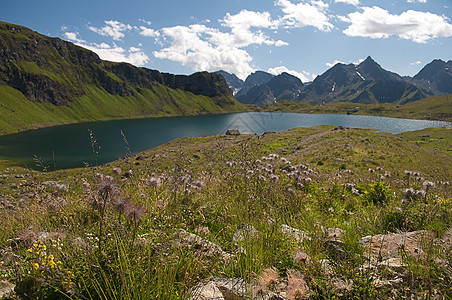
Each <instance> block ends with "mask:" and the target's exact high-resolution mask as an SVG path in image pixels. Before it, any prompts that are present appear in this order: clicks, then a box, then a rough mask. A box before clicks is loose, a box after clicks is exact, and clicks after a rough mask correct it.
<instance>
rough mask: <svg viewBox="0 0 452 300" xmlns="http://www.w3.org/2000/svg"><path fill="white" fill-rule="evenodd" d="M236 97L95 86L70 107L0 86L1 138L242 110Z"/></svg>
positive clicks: (165, 89) (158, 89) (159, 89)
mask: <svg viewBox="0 0 452 300" xmlns="http://www.w3.org/2000/svg"><path fill="white" fill-rule="evenodd" d="M244 109H245V108H244V106H243V105H242V104H240V103H238V102H237V101H236V100H235V99H234V98H232V96H231V97H228V98H223V99H215V98H210V97H207V96H202V95H194V94H192V93H190V92H186V91H182V90H173V89H170V88H167V87H166V86H164V85H160V84H157V85H156V86H154V87H153V89H152V90H151V89H143V90H140V92H139V93H138V92H137V93H136V94H135V95H134V96H128V97H121V96H118V95H111V94H109V93H107V92H106V91H105V90H102V89H99V88H97V87H95V86H91V87H89V88H87V91H86V95H84V96H82V97H80V98H79V99H78V100H77V101H73V102H70V103H68V105H60V106H56V105H53V104H51V103H38V102H31V101H29V100H28V99H27V98H25V96H24V95H23V94H22V93H21V92H19V91H17V90H16V89H13V88H11V87H8V86H5V85H0V115H1V117H0V135H4V134H9V133H15V132H19V131H23V130H27V129H33V128H39V127H47V126H53V125H60V124H69V123H75V122H86V121H103V120H111V119H121V118H137V117H154V116H177V115H192V114H199V113H208V112H228V111H243V110H244Z"/></svg>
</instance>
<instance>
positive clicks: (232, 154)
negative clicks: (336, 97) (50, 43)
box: [0, 126, 452, 299]
mask: <svg viewBox="0 0 452 300" xmlns="http://www.w3.org/2000/svg"><path fill="white" fill-rule="evenodd" d="M334 129H335V128H334V127H332V126H318V127H313V128H302V129H292V130H288V131H285V132H281V133H267V134H265V135H263V136H261V135H241V136H238V137H234V138H232V139H231V138H230V137H227V136H224V135H220V136H213V137H201V138H182V139H177V140H174V141H172V142H169V143H168V144H165V145H162V146H160V147H158V148H156V149H151V150H148V151H145V152H143V153H140V154H137V155H136V156H134V157H130V158H126V159H122V160H118V161H115V162H112V163H110V164H107V165H104V166H97V167H92V168H81V169H73V170H60V171H55V172H37V171H31V170H26V169H21V168H19V167H13V168H12V167H9V168H8V170H7V169H6V168H2V171H1V172H0V175H1V177H0V182H1V184H0V199H2V201H3V202H2V203H1V204H0V249H1V250H4V251H6V250H5V249H7V248H8V247H9V246H11V243H13V247H12V249H11V250H8V251H12V252H13V253H14V254H15V255H17V257H18V261H17V264H16V265H15V267H14V270H13V269H12V268H11V267H8V265H5V264H2V265H0V276H2V278H3V279H4V280H7V281H10V282H13V283H15V284H16V285H17V288H16V295H20V294H21V293H23V292H24V291H25V292H28V293H32V294H33V297H36V298H38V297H41V298H52V297H54V298H62V297H63V296H64V294H66V295H70V296H71V297H72V298H76V299H78V298H79V299H85V298H88V299H184V298H187V296H188V293H189V291H190V288H191V287H193V286H195V285H196V284H197V283H199V282H201V281H203V280H205V279H207V278H209V277H210V276H223V277H229V278H232V277H240V278H243V279H245V280H246V281H247V282H250V283H251V282H255V281H256V280H257V281H259V280H260V279H259V276H260V275H262V274H264V270H265V269H267V268H274V269H276V270H277V271H278V273H279V276H280V277H281V278H283V277H284V278H285V277H286V274H287V273H290V272H293V271H290V270H297V271H298V272H300V273H301V274H303V276H304V278H305V280H306V282H307V285H308V286H309V288H310V291H311V292H310V295H311V297H312V298H314V299H324V298H344V299H353V298H360V299H361V298H369V299H371V298H379V299H385V298H390V297H391V296H392V295H393V294H392V293H393V292H397V293H398V294H397V295H398V297H408V298H409V297H415V296H416V297H427V296H428V295H429V294H430V293H436V294H437V295H438V296H441V297H446V298H447V296H448V295H450V294H451V293H452V290H451V286H452V285H451V284H450V283H451V282H452V276H451V274H450V272H449V271H448V270H449V269H447V268H443V267H442V265H441V264H438V263H437V262H440V261H442V260H445V261H449V262H450V254H449V252H447V251H446V252H445V251H443V250H441V248H440V247H439V246H436V245H431V246H430V247H426V248H425V249H424V251H426V252H427V253H428V259H426V260H423V259H420V260H419V259H416V258H411V257H406V258H405V262H406V264H407V267H406V272H405V273H403V274H405V275H400V276H401V278H402V280H403V284H402V286H403V287H405V288H401V289H399V288H395V289H385V288H383V289H381V288H377V287H376V286H375V285H374V280H375V278H376V277H380V278H391V276H392V275H391V273H388V270H380V271H378V270H374V271H370V270H369V271H366V270H363V269H361V267H362V263H363V261H364V260H365V258H364V257H363V253H364V249H363V248H362V247H361V245H360V244H359V243H358V241H359V239H360V238H361V237H363V236H366V235H374V234H385V233H387V232H388V231H389V232H397V231H398V230H405V231H414V230H434V231H435V232H437V234H438V236H439V237H440V236H442V234H443V233H444V232H445V231H446V230H447V229H448V227H450V226H451V225H452V216H451V215H450V210H451V209H452V198H451V196H452V190H451V188H450V186H447V185H442V184H439V183H438V182H440V181H441V182H443V181H447V180H450V178H452V168H451V166H452V156H451V155H450V153H446V152H443V153H442V152H440V150H441V149H440V148H441V147H442V146H441V145H442V144H438V145H436V146H435V147H437V148H438V149H437V150H432V149H429V148H426V147H424V145H422V144H420V145H416V144H415V143H413V142H412V141H411V140H412V137H411V136H405V135H403V134H402V135H391V134H387V133H379V132H375V131H369V130H359V129H344V130H339V129H336V130H334ZM413 134H414V135H413V136H416V134H422V135H425V132H418V133H413ZM428 134H429V135H430V136H435V138H437V139H440V137H442V136H446V135H448V132H446V131H445V130H438V131H436V130H433V129H431V130H430V131H428ZM441 140H443V139H441ZM444 140H447V141H448V142H447V143H449V145H450V139H448V138H447V139H446V138H444ZM195 154H196V157H195V156H194V155H195ZM272 154H277V155H278V156H279V157H278V158H275V155H272ZM138 155H140V156H141V159H140V160H137V159H136V157H137V156H138ZM272 157H273V158H272ZM282 158H283V159H284V160H286V161H290V165H291V166H296V167H300V166H302V169H300V170H301V173H300V174H299V175H300V177H299V178H295V177H294V176H293V175H291V174H289V172H290V171H288V169H287V166H288V163H287V162H285V161H284V160H283V159H282ZM319 161H322V163H321V164H319ZM118 167H120V168H121V169H122V172H120V174H117V173H116V172H114V170H115V169H114V168H118ZM129 169H132V170H133V173H132V174H133V175H132V176H131V177H129V178H127V179H126V178H125V177H121V175H122V174H123V173H124V172H125V171H127V170H129ZM270 169H271V172H269V171H268V170H270ZM370 169H372V172H370V171H369V170H370ZM405 170H411V171H414V172H419V173H420V176H422V178H423V179H422V180H417V179H415V178H414V177H410V178H408V177H407V175H406V174H405ZM386 172H390V176H384V175H385V173H386ZM96 173H103V174H105V175H109V176H112V178H111V179H103V180H101V179H98V177H99V175H96ZM18 175H19V176H18ZM22 177H23V178H22ZM308 177H309V178H310V180H311V181H310V182H308V181H307V179H306V178H308ZM96 178H97V179H96ZM157 178H158V179H157ZM49 180H52V181H59V182H60V183H64V184H66V185H67V187H68V188H67V190H64V189H62V190H61V189H58V188H56V187H52V186H51V185H49V184H48V183H46V184H44V183H45V182H46V181H49ZM425 180H429V181H432V182H435V183H436V185H435V186H434V187H433V188H431V189H430V190H429V191H427V194H426V196H425V198H417V199H414V198H413V199H412V201H411V202H410V203H409V204H405V205H401V200H402V199H403V198H404V197H405V194H404V190H405V189H406V188H407V187H412V188H414V189H422V184H423V182H424V181H425ZM157 181H159V183H158V184H154V183H156V182H157ZM199 181H202V182H203V184H199ZM197 182H198V183H197ZM300 183H303V185H300ZM346 184H353V185H354V188H355V189H356V191H358V193H354V192H352V189H350V188H348V187H347V185H346ZM120 200H122V201H125V202H126V203H127V208H125V209H124V210H121V209H120V206H118V203H119V202H118V201H120ZM103 201H107V202H106V203H107V204H106V205H105V209H104V208H102V207H103V206H102V203H103ZM100 224H102V225H100ZM282 224H286V225H289V226H292V227H294V228H297V229H300V230H302V231H304V232H305V233H306V234H307V235H309V236H310V237H311V239H310V240H305V241H303V242H302V241H299V242H297V241H296V240H293V239H291V238H288V237H287V236H286V235H284V234H283V233H282V231H281V227H280V226H281V225H282ZM244 225H252V226H253V227H254V228H255V229H256V230H258V231H259V233H258V234H257V235H255V236H254V237H253V238H247V239H245V240H244V241H238V242H233V241H232V237H233V235H234V233H235V232H236V231H237V230H238V229H240V228H243V226H244ZM100 226H102V229H101V230H100ZM328 228H341V229H342V230H344V232H345V233H344V236H343V237H342V238H341V239H342V240H343V242H344V243H343V246H342V247H343V248H342V249H343V251H344V253H345V254H344V255H345V256H344V257H343V258H341V259H339V258H337V257H336V256H335V252H334V251H333V252H332V250H331V248H330V247H328V246H327V245H326V244H325V243H324V242H323V240H324V238H325V234H326V230H327V229H328ZM181 229H183V230H185V231H188V232H191V233H197V234H198V235H199V236H201V237H203V238H205V239H207V240H209V241H211V242H213V243H216V244H217V245H218V246H220V247H221V248H222V249H223V250H224V251H226V252H227V253H229V254H230V255H233V256H234V259H232V260H226V261H224V260H222V259H221V258H220V257H219V256H218V255H215V254H213V255H212V254H209V253H208V252H207V251H205V249H203V248H202V247H199V246H190V245H188V244H184V242H178V232H179V231H180V230H181ZM41 232H49V233H50V232H53V233H55V234H54V236H53V237H51V238H48V239H45V240H43V243H44V244H45V245H46V247H47V250H46V255H45V257H44V256H42V255H37V254H34V252H36V251H34V250H32V251H31V253H30V252H27V249H32V248H33V246H32V242H33V241H35V240H36V239H37V236H38V235H39V234H40V233H41ZM100 232H102V233H100ZM56 233H58V235H57V234H56ZM17 237H21V239H17V240H15V238H17ZM97 239H101V243H100V244H99V242H98V240H97ZM11 241H15V242H11ZM99 245H100V249H99V248H98V247H99ZM36 247H37V246H35V248H36ZM240 247H241V248H240ZM238 249H242V250H240V251H239V250H238ZM298 250H299V251H303V252H304V253H306V254H307V255H308V256H309V263H308V262H306V263H303V262H299V261H295V260H294V255H295V253H296V252H297V251H298ZM243 251H244V252H246V254H244V252H243ZM49 254H51V255H53V258H52V259H54V261H55V262H56V261H61V263H60V265H59V267H58V268H57V269H52V268H51V267H49V266H50V265H51V263H50V262H49V261H50V260H51V258H49V256H48V255H49ZM325 259H328V260H329V261H330V262H331V265H332V270H333V272H334V274H330V273H328V272H327V271H326V270H325V269H324V268H322V266H321V265H322V261H324V260H325ZM34 263H39V264H40V265H42V263H45V266H46V267H39V268H38V270H37V271H36V270H35V269H34V268H33V264H34ZM68 272H70V273H68ZM71 274H73V275H74V277H73V278H72V277H71ZM407 274H408V275H407ZM69 277H71V278H69ZM333 277H334V278H340V279H341V280H347V281H350V282H352V285H351V288H350V289H349V290H337V289H336V288H334V287H333V286H332V283H331V279H332V278H333ZM413 278H415V280H413ZM68 279H70V282H68V281H69V280H68ZM268 288H269V289H274V288H276V287H275V286H271V285H270V286H269V287H268Z"/></svg>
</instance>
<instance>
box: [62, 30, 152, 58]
mask: <svg viewBox="0 0 452 300" xmlns="http://www.w3.org/2000/svg"><path fill="white" fill-rule="evenodd" d="M63 36H64V37H65V38H67V39H68V40H70V41H71V42H73V43H75V44H76V45H78V46H80V47H83V48H86V49H88V50H91V51H93V52H94V53H96V54H97V55H99V57H100V58H101V59H103V60H108V61H115V62H126V63H130V64H132V65H136V66H143V65H144V64H146V63H147V62H148V61H149V57H148V56H147V55H146V54H145V53H144V52H143V51H142V49H140V48H138V47H129V49H127V50H126V49H124V48H122V47H119V46H117V45H116V44H113V46H111V45H109V44H107V43H100V44H96V43H87V42H86V41H84V40H82V39H80V38H79V37H78V33H76V32H64V33H63Z"/></svg>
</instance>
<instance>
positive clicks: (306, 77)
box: [267, 66, 315, 82]
mask: <svg viewBox="0 0 452 300" xmlns="http://www.w3.org/2000/svg"><path fill="white" fill-rule="evenodd" d="M267 72H268V73H270V74H273V75H279V74H281V73H284V72H286V73H288V74H290V75H293V76H295V77H298V78H300V80H301V81H302V82H308V81H312V80H313V79H314V77H315V75H313V74H311V73H309V72H306V71H302V72H297V71H295V70H289V69H288V68H287V67H285V66H279V67H275V68H269V69H268V70H267Z"/></svg>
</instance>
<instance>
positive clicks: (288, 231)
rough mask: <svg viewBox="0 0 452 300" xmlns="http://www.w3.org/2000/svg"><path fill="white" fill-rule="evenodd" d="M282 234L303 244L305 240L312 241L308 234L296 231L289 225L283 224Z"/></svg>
mask: <svg viewBox="0 0 452 300" xmlns="http://www.w3.org/2000/svg"><path fill="white" fill-rule="evenodd" d="M281 232H282V233H283V234H285V235H286V236H288V237H290V238H293V239H295V240H296V241H297V242H303V241H304V240H308V241H310V240H311V238H310V237H309V236H308V234H307V233H306V232H304V231H302V230H300V229H296V228H293V227H290V226H288V225H285V224H282V225H281Z"/></svg>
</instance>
